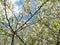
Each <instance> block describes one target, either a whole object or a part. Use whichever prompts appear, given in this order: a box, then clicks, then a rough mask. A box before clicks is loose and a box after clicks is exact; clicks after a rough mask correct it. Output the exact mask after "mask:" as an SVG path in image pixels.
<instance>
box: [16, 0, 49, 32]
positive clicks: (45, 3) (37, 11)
mask: <svg viewBox="0 0 60 45" xmlns="http://www.w3.org/2000/svg"><path fill="white" fill-rule="evenodd" d="M48 1H49V0H47V1H45V2H44V3H42V5H41V6H40V7H39V8H38V10H36V11H35V12H34V14H32V16H31V17H30V18H29V19H28V20H27V21H26V22H25V23H24V24H22V26H20V27H19V28H18V29H17V30H16V31H18V30H20V28H22V27H23V26H24V25H25V24H27V22H28V21H29V20H30V19H31V18H32V17H33V16H34V15H35V14H36V13H37V12H38V11H39V10H40V9H41V8H42V7H43V6H44V4H46V2H48ZM16 31H15V32H16Z"/></svg>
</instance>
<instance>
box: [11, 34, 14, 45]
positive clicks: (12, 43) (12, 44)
mask: <svg viewBox="0 0 60 45" xmlns="http://www.w3.org/2000/svg"><path fill="white" fill-rule="evenodd" d="M11 45H14V34H13V35H12V41H11Z"/></svg>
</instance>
